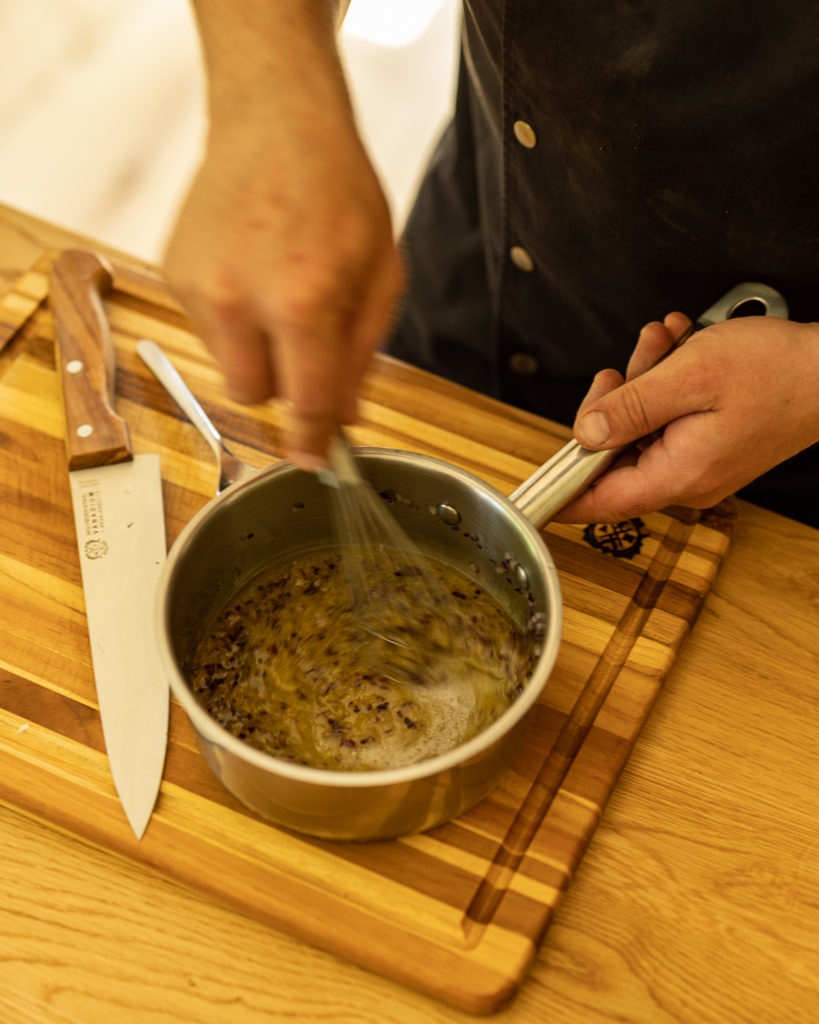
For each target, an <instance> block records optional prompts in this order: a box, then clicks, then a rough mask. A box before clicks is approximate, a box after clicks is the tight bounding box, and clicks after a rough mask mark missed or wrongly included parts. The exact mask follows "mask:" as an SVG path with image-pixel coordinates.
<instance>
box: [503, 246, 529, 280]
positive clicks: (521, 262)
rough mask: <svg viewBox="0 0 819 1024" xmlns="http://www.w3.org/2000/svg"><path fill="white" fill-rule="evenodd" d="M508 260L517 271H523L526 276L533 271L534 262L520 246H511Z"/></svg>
mask: <svg viewBox="0 0 819 1024" xmlns="http://www.w3.org/2000/svg"><path fill="white" fill-rule="evenodd" d="M509 258H510V259H511V261H512V262H513V263H514V264H515V266H516V267H517V268H518V270H525V271H526V273H527V274H528V273H529V272H530V271H532V270H534V269H535V263H534V260H533V259H532V257H531V256H530V255H529V253H528V252H527V251H526V250H525V249H524V248H523V246H522V245H513V246H512V248H511V249H510V250H509Z"/></svg>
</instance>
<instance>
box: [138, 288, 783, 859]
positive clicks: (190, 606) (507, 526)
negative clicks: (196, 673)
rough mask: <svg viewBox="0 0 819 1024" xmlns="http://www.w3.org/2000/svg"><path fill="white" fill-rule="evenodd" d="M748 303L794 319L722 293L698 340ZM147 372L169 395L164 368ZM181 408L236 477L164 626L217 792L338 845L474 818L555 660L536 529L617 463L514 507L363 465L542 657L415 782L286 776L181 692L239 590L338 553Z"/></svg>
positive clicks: (281, 466) (527, 485)
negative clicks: (274, 567) (511, 693)
mask: <svg viewBox="0 0 819 1024" xmlns="http://www.w3.org/2000/svg"><path fill="white" fill-rule="evenodd" d="M748 302H754V303H756V304H758V306H759V307H760V312H763V313H765V314H767V315H773V316H787V307H786V306H785V303H784V301H783V300H782V298H781V296H779V294H778V293H777V292H775V291H773V290H772V289H770V288H768V287H767V286H765V285H758V284H749V285H740V286H738V287H737V288H735V289H733V290H732V291H731V292H729V293H728V295H726V296H725V297H724V298H723V299H722V300H720V302H719V303H717V304H716V305H715V306H713V307H711V309H709V310H708V311H707V312H706V313H705V314H704V315H703V316H702V317H701V318H700V320H699V321H698V324H697V325H698V326H707V325H708V324H710V323H714V322H716V321H718V320H724V319H727V318H728V317H730V316H731V315H733V314H734V313H735V311H737V309H738V308H739V307H741V306H742V305H743V304H745V303H748ZM146 361H147V359H146ZM153 368H154V370H155V372H157V375H159V376H160V379H162V371H161V368H160V367H159V366H158V364H154V366H153ZM164 382H165V383H166V386H167V387H169V389H171V388H173V387H174V386H175V387H177V389H178V388H179V386H180V385H181V387H182V388H183V389H184V385H183V384H181V381H179V380H178V379H177V384H176V385H174V384H173V383H172V382H169V381H167V380H165V381H164ZM185 390H186V389H185ZM172 393H173V392H172ZM176 397H177V399H178V400H179V401H180V404H181V405H182V406H183V408H184V409H185V411H186V412H187V413H188V415H189V416H190V417H191V418H192V419H194V421H195V422H196V421H197V420H199V422H198V425H199V426H200V429H203V430H204V432H205V433H206V436H207V435H208V430H210V436H209V440H210V442H211V444H212V446H213V447H214V451H216V452H217V454H219V455H220V459H221V460H222V462H223V463H224V464H225V465H226V466H227V469H228V476H229V477H231V478H233V477H238V478H237V479H236V482H234V483H232V484H230V486H228V487H226V489H225V490H224V491H223V492H222V493H220V494H219V495H217V496H216V497H215V498H214V499H212V500H211V501H210V502H209V503H208V504H207V505H206V506H205V507H204V508H203V509H201V511H200V512H199V513H198V514H197V515H196V516H194V518H193V519H192V520H191V521H190V523H189V524H188V525H187V527H186V528H185V529H184V530H183V532H182V533H181V534H180V536H179V538H178V539H177V541H176V542H175V544H174V545H173V548H172V549H171V551H170V553H169V556H168V559H167V562H166V564H165V568H164V571H163V574H162V578H161V580H160V584H159V590H158V597H157V611H156V630H157V637H158V643H159V646H160V650H161V655H162V660H163V664H164V667H165V671H166V672H167V675H168V679H169V681H170V685H171V688H172V690H173V693H174V695H175V696H176V698H177V700H178V701H179V702H180V704H181V705H182V707H183V708H184V710H185V712H186V714H187V715H188V717H189V719H190V721H191V722H192V724H193V726H194V729H195V730H196V735H197V739H198V743H199V746H200V749H201V751H202V754H203V755H204V757H205V759H206V761H207V763H208V765H209V766H210V768H211V769H212V771H213V772H214V773H215V775H216V776H217V778H219V779H220V781H221V782H222V783H223V785H224V786H225V787H226V788H227V789H228V790H230V792H232V793H233V794H234V795H235V796H237V797H238V798H239V799H240V800H241V801H242V802H243V803H245V804H246V805H247V806H248V807H250V808H251V809H252V810H253V811H255V812H257V813H258V814H260V815H262V816H264V817H265V818H267V819H269V820H271V821H273V822H275V823H276V824H278V825H280V826H283V827H286V828H289V829H294V830H296V831H299V832H304V833H308V834H311V835H315V836H320V837H324V838H331V839H347V840H371V839H387V838H392V837H395V836H398V835H402V834H407V833H411V832H416V831H420V830H423V829H427V828H430V827H432V826H433V825H436V824H439V823H441V822H443V821H446V820H448V819H450V818H453V817H456V816H457V815H459V814H461V813H462V812H463V811H465V810H467V809H468V808H469V807H471V806H473V805H474V804H475V803H477V802H478V801H479V800H481V799H482V798H483V797H484V796H486V794H487V793H488V792H489V791H490V790H491V789H492V788H493V787H494V786H495V784H496V783H497V781H498V780H499V778H500V776H501V774H502V773H503V771H504V769H505V768H506V767H507V765H508V764H509V763H510V761H511V759H512V755H513V753H514V752H515V750H516V749H517V748H518V747H519V744H520V739H521V732H522V730H523V729H525V728H526V726H527V722H528V719H529V718H530V712H531V710H532V707H533V706H534V704H535V703H536V702H537V700H538V698H539V697H540V695H541V693H542V691H543V688H544V687H545V685H546V683H547V681H548V679H549V674H550V672H551V670H552V666H553V665H554V662H555V658H556V657H557V652H558V647H559V644H560V632H561V621H562V601H561V592H560V584H559V581H558V575H557V571H556V569H555V565H554V562H553V561H552V557H551V555H550V553H549V550H548V548H547V546H546V543H545V541H544V539H543V537H542V536H541V534H540V533H539V531H538V528H539V527H540V526H542V525H543V524H545V523H546V522H548V521H549V520H550V519H551V518H552V517H553V516H554V515H555V513H556V512H557V511H558V510H559V509H560V508H562V507H563V506H564V505H565V504H566V503H567V502H568V501H569V500H570V499H571V498H572V497H573V496H574V495H576V494H578V493H579V492H580V491H582V490H583V489H584V488H585V487H587V486H588V485H589V484H590V482H591V481H592V480H594V479H595V478H596V477H597V476H599V475H600V473H601V472H603V471H604V470H605V468H606V467H607V466H608V465H609V464H610V463H611V461H612V460H613V458H614V457H615V456H616V454H617V453H612V452H603V453H596V452H589V451H587V450H585V449H583V448H581V447H580V446H579V445H578V444H577V443H576V442H574V441H572V442H570V443H569V444H567V445H566V446H565V447H564V448H562V449H561V450H560V451H559V452H558V453H557V454H556V455H555V456H554V457H553V458H552V459H550V460H549V461H548V462H547V463H545V464H544V465H543V466H542V467H541V468H540V469H538V470H537V471H536V472H535V473H534V474H533V475H532V476H531V477H530V478H529V479H528V480H526V481H525V482H524V483H523V484H521V486H520V487H518V488H517V490H516V491H515V492H514V493H513V494H512V495H511V496H510V497H508V498H507V497H506V496H505V495H503V494H501V493H500V492H499V491H497V490H496V489H495V488H493V487H491V486H490V485H489V484H487V483H485V482H484V481H482V480H480V479H479V478H478V477H476V476H474V475H473V474H471V473H468V472H466V471H465V470H463V469H460V468H458V467H456V466H453V465H450V464H448V463H446V462H443V461H441V460H440V459H435V458H431V457H429V456H426V455H420V454H416V453H411V452H402V451H392V450H385V449H376V448H358V449H356V455H357V456H358V458H359V459H360V465H361V469H362V473H363V474H364V475H365V476H366V477H367V478H368V479H369V480H370V482H371V483H372V485H373V486H374V487H375V489H376V490H377V491H379V492H385V491H389V492H393V493H394V494H395V495H396V496H397V497H398V498H399V499H400V500H397V501H394V502H393V503H392V505H391V508H392V509H393V510H394V512H395V515H396V516H397V517H398V519H399V521H400V524H401V526H402V527H403V528H404V529H405V530H406V532H407V533H408V534H409V536H410V538H411V539H412V540H413V541H414V542H415V543H416V544H417V545H418V546H419V547H420V548H421V549H422V550H423V551H425V552H427V553H428V554H429V555H430V556H432V557H437V558H440V559H442V560H444V561H447V562H449V563H450V564H454V565H456V566H458V567H459V568H460V569H461V570H462V571H464V572H466V573H467V574H468V575H469V576H470V577H471V578H473V579H474V580H475V581H476V582H477V583H479V584H480V585H482V586H483V587H485V588H486V589H487V590H488V591H489V592H490V593H491V594H492V595H493V596H494V597H495V598H496V599H497V600H498V601H499V602H500V603H501V604H502V605H503V606H504V607H505V608H506V610H507V611H508V612H509V613H510V614H511V615H512V617H513V618H514V619H515V620H516V621H517V622H518V623H520V624H521V625H523V624H525V623H527V622H529V621H530V620H531V619H532V616H533V615H534V616H535V617H536V619H537V621H538V624H539V629H540V631H541V634H542V641H541V653H540V655H539V657H538V659H537V661H536V663H535V666H534V669H533V671H532V674H531V677H530V678H529V680H528V682H527V683H526V685H525V687H524V689H523V692H522V694H521V695H520V696H519V697H518V699H517V700H516V701H515V702H514V703H513V704H512V705H511V706H510V707H509V708H507V709H506V710H505V711H504V712H503V713H502V714H501V715H500V716H499V717H498V719H497V720H496V721H495V722H493V723H492V724H491V725H490V726H489V727H488V728H486V729H485V731H483V732H482V733H480V734H479V735H477V736H475V737H473V738H472V739H470V740H468V741H467V742H465V743H463V744H462V745H460V746H458V747H456V748H454V749H452V750H450V751H449V752H447V753H444V754H441V755H439V756H437V757H433V758H430V759H429V760H426V761H422V762H420V763H417V764H414V765H410V766H407V767H401V768H395V769H390V770H382V771H369V772H368V771H359V772H345V771H329V770H325V769H319V768H308V767H304V766H302V765H298V764H293V763H290V762H287V761H284V760H280V759H277V758H275V757H272V756H270V755H268V754H265V753H263V752H262V751H259V750H257V749H255V748H253V747H250V746H248V745H247V744H245V743H243V742H242V741H241V740H239V739H238V738H236V737H235V736H233V735H232V734H230V733H228V732H227V731H225V730H224V729H222V727H221V726H219V725H218V724H217V723H216V722H215V721H214V719H212V718H211V717H210V716H209V715H208V713H207V712H206V711H205V710H204V708H203V707H202V706H201V705H200V704H199V703H198V702H197V701H196V699H195V697H194V695H193V694H192V692H191V690H190V688H189V686H188V682H187V670H188V666H189V664H190V662H191V660H192V657H193V654H194V651H195V649H196V646H197V644H198V642H199V641H200V639H201V637H202V635H203V631H204V629H205V628H206V627H207V626H208V624H209V623H210V622H211V621H212V620H213V618H214V617H215V616H216V614H217V613H218V612H219V611H220V610H221V608H222V607H223V606H224V605H225V604H226V603H227V602H228V601H229V600H230V599H231V598H232V597H233V596H234V595H235V594H236V592H237V591H238V590H239V589H240V588H241V587H242V586H243V585H244V584H245V583H246V582H248V581H249V580H250V579H251V578H252V577H253V576H254V575H256V574H257V573H258V572H259V571H260V570H261V569H262V568H264V567H265V566H266V565H268V564H270V563H271V562H273V561H277V562H278V561H280V560H281V559H283V558H286V557H288V556H297V555H299V554H302V553H304V552H306V551H310V550H319V549H321V548H326V547H330V546H332V544H333V531H332V523H331V518H330V514H329V510H328V502H327V497H326V493H325V489H324V486H323V485H322V484H321V483H320V482H319V481H318V480H317V479H316V478H315V477H314V476H313V475H312V474H309V473H304V472H302V471H301V470H299V469H297V468H296V467H295V466H293V465H292V464H291V463H290V462H287V461H283V462H279V463H277V464H275V465H272V466H269V467H266V468H264V469H260V470H256V471H252V472H251V471H248V470H247V469H246V468H244V467H241V464H238V463H235V462H234V463H230V454H229V453H227V457H226V456H225V453H224V451H223V449H224V444H223V442H222V441H221V439H220V438H219V437H218V435H216V434H215V431H214V430H213V428H212V427H210V428H208V426H207V425H206V424H204V423H203V422H202V421H201V418H200V417H199V413H201V409H200V410H199V411H198V412H197V409H198V407H197V406H195V405H191V404H190V396H189V394H188V399H187V400H183V399H184V396H183V394H182V392H179V391H177V395H176ZM186 404H187V408H186ZM202 415H204V414H202ZM223 482H224V483H227V480H224V481H223Z"/></svg>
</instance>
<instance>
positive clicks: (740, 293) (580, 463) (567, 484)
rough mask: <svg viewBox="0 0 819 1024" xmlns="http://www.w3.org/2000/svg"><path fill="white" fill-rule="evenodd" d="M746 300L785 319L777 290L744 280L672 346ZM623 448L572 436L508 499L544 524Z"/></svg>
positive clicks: (744, 304) (757, 309)
mask: <svg viewBox="0 0 819 1024" xmlns="http://www.w3.org/2000/svg"><path fill="white" fill-rule="evenodd" d="M749 303H750V304H752V309H753V312H754V313H755V314H758V315H760V316H776V317H781V318H784V319H787V316H788V305H787V303H786V302H785V299H784V298H783V297H782V296H781V295H780V294H779V292H778V291H776V289H774V288H771V287H770V286H769V285H766V284H759V283H757V282H746V283H744V284H738V285H737V286H736V287H735V288H732V289H731V290H730V291H729V292H726V294H725V295H723V296H722V298H721V299H718V300H717V302H715V303H714V304H713V306H709V308H708V309H707V310H706V311H705V312H704V313H703V314H702V315H701V316H700V317H699V318H698V319H697V320H696V322H695V323H694V324H693V326H692V328H691V330H689V331H687V332H686V334H684V335H683V337H682V338H680V339H679V341H678V342H677V345H676V346H675V347H676V348H679V346H680V345H682V344H683V343H684V342H685V341H686V340H687V339H688V338H689V337H690V336H691V334H692V333H693V332H694V331H698V330H702V328H703V327H709V326H710V325H711V324H715V323H719V322H721V321H723V320H729V319H730V318H731V317H733V316H736V315H738V314H741V313H743V307H747V306H748V304H749ZM745 312H746V313H747V310H745ZM623 450H624V449H623V448H622V447H621V448H611V449H607V450H606V451H602V452H596V451H590V450H589V449H588V448H583V447H582V445H579V444H578V443H577V441H575V440H574V439H573V440H571V441H569V442H568V444H566V445H564V446H563V447H562V448H561V449H560V451H558V452H556V454H555V455H553V456H552V458H551V459H549V460H548V461H547V462H545V463H544V464H543V465H542V466H541V467H540V468H539V469H537V470H535V472H534V473H533V474H532V475H531V476H530V477H529V479H528V480H525V481H524V482H523V483H522V484H521V485H520V487H518V488H517V489H516V490H515V491H513V492H512V494H510V496H509V499H510V501H512V503H513V504H514V505H516V506H517V507H518V508H519V509H520V511H521V512H522V513H523V514H524V515H525V516H526V518H527V519H529V520H530V521H531V522H533V523H535V525H537V526H543V525H544V524H545V523H548V522H549V520H550V519H552V517H553V516H555V515H556V514H557V513H558V512H559V511H560V510H561V509H562V508H563V507H564V506H565V505H568V504H569V502H570V501H571V500H572V499H573V498H575V497H576V496H577V495H578V494H581V493H582V492H583V491H585V490H586V488H587V487H589V486H590V485H591V484H592V483H593V482H594V481H595V480H596V479H597V478H598V477H599V476H601V475H602V474H603V473H604V472H605V471H606V470H607V469H608V468H609V466H610V465H611V464H612V463H613V462H614V460H615V459H616V458H617V456H618V455H620V453H621V452H622V451H623Z"/></svg>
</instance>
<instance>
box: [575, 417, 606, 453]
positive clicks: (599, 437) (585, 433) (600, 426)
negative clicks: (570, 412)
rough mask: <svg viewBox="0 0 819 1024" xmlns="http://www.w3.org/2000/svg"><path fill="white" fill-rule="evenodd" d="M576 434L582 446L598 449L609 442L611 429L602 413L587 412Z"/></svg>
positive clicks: (581, 418) (578, 425)
mask: <svg viewBox="0 0 819 1024" xmlns="http://www.w3.org/2000/svg"><path fill="white" fill-rule="evenodd" d="M575 433H576V436H577V439H578V441H579V442H580V443H581V444H582V445H585V446H586V447H588V448H596V447H597V446H598V445H601V444H605V443H606V441H608V439H609V435H610V434H611V427H610V426H609V421H608V420H607V419H606V417H605V416H604V415H603V413H602V412H587V413H586V415H585V416H581V417H580V420H579V422H578V424H577V430H576V432H575Z"/></svg>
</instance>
